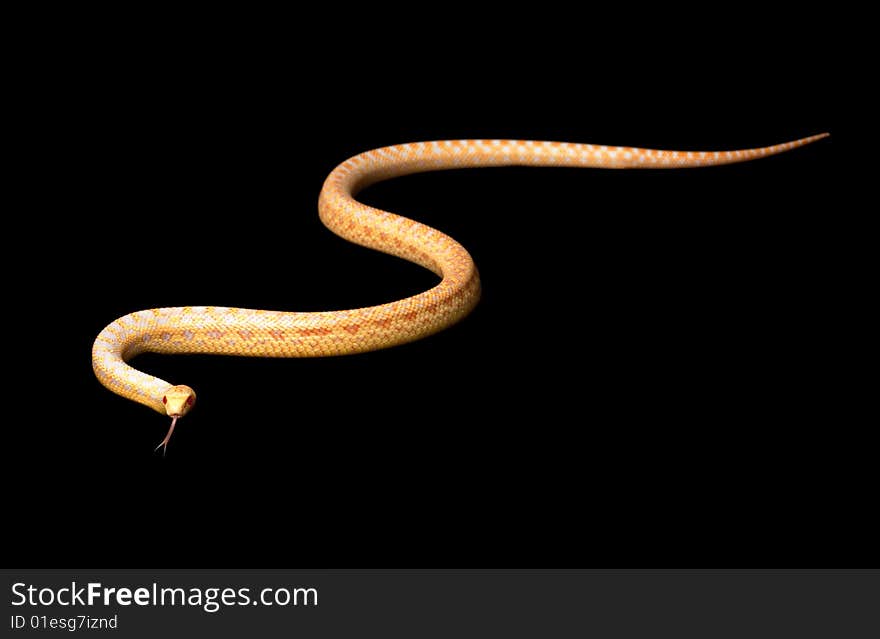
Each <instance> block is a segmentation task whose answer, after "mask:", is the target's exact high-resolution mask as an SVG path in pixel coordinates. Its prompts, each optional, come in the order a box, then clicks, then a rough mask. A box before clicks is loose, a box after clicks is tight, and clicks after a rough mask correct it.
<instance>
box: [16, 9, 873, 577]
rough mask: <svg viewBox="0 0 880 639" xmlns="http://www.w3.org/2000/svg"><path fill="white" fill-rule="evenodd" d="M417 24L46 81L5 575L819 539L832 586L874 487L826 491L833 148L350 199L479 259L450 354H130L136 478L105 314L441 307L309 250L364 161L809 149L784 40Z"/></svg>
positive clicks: (758, 33) (749, 34)
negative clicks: (152, 385)
mask: <svg viewBox="0 0 880 639" xmlns="http://www.w3.org/2000/svg"><path fill="white" fill-rule="evenodd" d="M228 17H229V16H227V18H228ZM447 19H448V20H449V23H448V24H446V23H445V22H443V21H440V22H437V23H436V24H435V26H436V27H437V28H436V29H434V28H426V27H425V24H424V22H423V21H421V20H415V22H414V23H412V24H408V25H406V27H403V26H401V27H399V28H398V29H394V28H391V29H390V30H388V31H387V32H383V35H382V36H381V37H380V36H379V35H376V32H374V31H371V30H370V29H369V28H366V27H365V28H363V29H362V30H359V31H356V32H355V33H357V34H359V35H357V36H356V37H352V36H348V37H343V36H342V35H341V34H338V33H336V32H335V31H334V32H333V34H334V35H333V37H319V38H317V40H316V41H311V40H309V39H308V37H307V36H308V33H309V32H310V30H311V27H309V26H307V25H306V24H304V23H301V22H297V23H295V24H294V23H288V22H284V23H283V25H275V26H276V28H269V25H270V24H271V22H272V20H271V19H270V18H268V17H267V18H266V19H265V20H263V21H258V23H257V24H253V23H251V22H248V23H247V24H246V25H241V26H238V27H236V28H230V27H229V26H228V25H225V26H224V27H223V28H220V27H219V26H218V25H215V24H214V23H213V22H211V21H208V20H207V18H206V19H205V20H206V22H204V23H202V22H198V21H195V22H193V21H190V22H187V27H186V28H180V29H176V28H175V27H174V26H173V24H174V21H173V20H170V21H169V24H166V25H164V26H163V29H160V30H150V29H144V30H139V29H135V28H134V27H132V26H131V24H130V23H128V22H122V23H120V24H118V25H116V28H115V29H107V30H103V31H101V33H100V34H91V33H89V34H84V35H83V36H82V37H77V35H76V34H74V35H73V36H72V42H71V44H70V45H69V46H67V47H60V49H54V50H53V51H52V53H50V54H48V55H45V57H43V58H41V64H42V68H43V70H44V73H43V74H42V75H41V76H40V77H39V79H36V80H32V82H33V83H34V85H35V86H34V92H33V93H27V92H26V93H25V95H24V96H23V98H24V101H25V103H26V104H29V105H30V106H31V107H32V111H33V112H32V113H31V114H30V116H31V118H32V119H31V120H30V122H32V124H29V125H28V126H27V127H25V129H26V132H30V133H31V134H32V135H33V136H34V139H35V140H36V142H35V144H34V148H33V149H32V151H33V152H35V154H36V156H37V159H36V160H35V161H34V164H33V165H29V166H33V167H34V169H35V171H34V173H35V174H36V176H37V179H36V183H35V184H34V186H33V188H32V191H31V193H32V194H31V197H30V199H29V201H28V204H27V206H26V207H24V208H23V210H22V217H23V218H24V221H25V224H27V223H33V230H32V231H30V232H27V233H22V234H21V235H18V236H16V239H9V238H7V242H8V243H10V242H11V243H12V244H15V243H16V242H17V241H20V242H21V243H22V247H21V248H24V249H26V250H25V255H26V257H25V258H24V259H23V260H22V261H21V262H20V263H19V268H18V269H17V270H16V271H15V276H14V277H12V278H11V282H12V294H13V295H15V296H17V299H19V298H20V299H25V300H27V302H28V303H29V304H30V305H31V306H30V308H36V309H39V314H38V316H37V317H33V316H29V317H28V319H27V321H26V325H25V327H24V328H25V330H24V332H23V333H22V334H23V335H26V336H29V337H23V338H22V343H21V344H20V346H22V351H21V355H20V356H19V360H18V361H20V362H24V363H25V368H26V369H27V370H28V375H27V378H26V382H24V383H22V384H21V386H24V387H26V391H25V392H24V396H25V397H27V399H24V398H21V399H20V400H19V402H18V404H17V405H13V409H15V408H21V407H22V404H23V405H24V407H25V410H24V411H21V413H23V414H19V411H16V410H13V411H12V414H11V415H10V417H9V419H10V420H12V419H14V420H15V423H14V424H8V425H7V427H6V430H7V437H8V439H7V445H6V450H7V463H6V466H5V468H6V472H7V473H8V478H7V482H6V485H7V487H8V492H7V495H8V499H9V501H8V504H7V509H8V512H9V513H10V514H11V516H10V518H9V519H8V520H7V521H8V525H7V533H8V534H9V535H11V536H12V541H11V542H10V544H9V546H10V547H14V548H17V549H20V551H21V553H22V556H23V557H26V558H27V560H28V561H29V562H31V563H33V562H36V563H38V564H39V563H47V564H51V563H53V562H62V563H70V562H71V561H75V562H82V563H94V562H105V563H106V562H110V563H117V562H120V561H127V562H131V563H134V564H137V563H142V562H152V561H156V560H161V561H163V562H166V563H167V564H171V565H173V564H180V563H182V562H183V563H189V564H199V565H212V564H215V563H218V562H224V563H226V564H227V565H229V564H232V565H248V564H250V565H253V564H261V565H279V564H280V565H283V564H288V563H290V562H297V563H306V564H313V565H342V564H359V563H361V564H370V565H381V564H396V565H406V564H413V563H425V564H432V565H440V564H449V563H455V562H462V563H465V564H471V565H473V564H490V565H499V564H500V565H509V564H514V563H519V562H523V563H526V564H528V563H535V564H541V565H547V564H550V565H554V564H560V563H565V562H570V563H573V564H579V563H584V562H591V561H598V562H599V563H612V564H614V563H617V564H620V563H623V564H632V563H639V562H647V563H652V562H653V563H658V562H659V563H667V564H668V563H676V562H696V563H699V562H700V561H702V560H703V559H704V558H705V557H707V556H709V557H713V558H716V559H718V560H719V562H721V563H724V562H731V563H736V562H743V561H748V560H752V559H758V560H759V561H760V560H761V559H762V558H763V559H765V560H766V561H775V560H780V561H781V562H782V563H785V562H795V563H797V562H799V561H801V560H803V559H804V558H805V557H809V556H813V557H815V556H816V555H815V553H816V548H819V547H824V548H825V549H826V551H827V552H832V551H829V550H828V543H829V537H828V535H829V534H832V533H833V534H834V535H835V536H834V537H833V540H834V541H833V543H832V546H833V553H838V554H833V553H832V554H829V555H827V556H828V557H829V558H833V557H836V558H841V557H845V556H847V553H848V552H857V551H856V550H855V549H857V548H858V540H859V538H860V536H861V535H862V534H863V533H862V530H863V527H862V525H861V519H860V518H861V517H862V515H860V514H859V513H863V512H865V511H864V502H863V501H862V498H861V495H860V494H859V492H858V490H857V487H858V486H859V485H860V484H861V483H862V481H863V479H864V476H865V473H866V470H864V469H863V467H862V466H860V464H859V462H858V458H856V461H855V462H854V463H852V464H849V463H843V461H842V460H843V458H845V457H849V458H850V459H852V455H853V448H856V449H858V447H859V444H858V443H859V441H861V439H862V438H863V436H864V435H863V433H862V428H863V426H862V425H861V424H859V423H858V422H854V421H848V420H846V419H841V418H840V416H839V415H836V414H835V413H834V410H833V409H834V406H833V404H834V398H833V397H832V396H831V395H830V394H829V391H828V389H829V388H830V386H831V385H832V384H833V383H834V378H835V376H834V373H833V370H832V369H830V368H829V366H828V361H829V358H830V357H831V356H832V355H833V351H834V349H835V344H834V340H833V336H829V330H830V329H829V326H830V324H831V322H832V321H833V319H834V315H835V308H836V307H837V304H838V299H837V295H838V293H837V292H836V290H837V286H836V279H835V273H834V267H835V254H836V253H837V252H838V251H839V250H840V229H839V224H838V223H839V217H838V212H837V211H836V208H835V200H834V197H833V195H832V191H833V189H832V160H831V156H832V148H833V147H832V144H833V142H832V141H831V140H823V141H822V142H820V143H818V144H815V145H812V146H810V147H807V148H804V149H800V150H797V151H795V152H791V153H787V154H783V155H781V156H777V157H773V158H768V159H765V160H762V161H760V162H755V163H749V164H744V165H736V166H729V167H719V168H712V169H702V170H693V171H672V172H663V171H656V172H641V171H625V172H614V171H597V170H596V171H591V170H576V169H556V170H551V169H546V170H545V169H537V170H536V169H531V170H529V169H519V168H510V169H492V170H472V171H460V172H445V173H442V174H439V173H435V174H429V175H419V176H411V177H406V178H401V179H398V180H395V181H392V182H388V183H384V184H379V185H375V186H373V187H371V188H370V189H368V190H367V191H365V192H363V194H362V196H361V199H363V201H365V202H367V203H369V204H371V205H374V206H377V207H380V208H385V209H388V210H392V211H395V212H398V213H401V214H404V215H408V216H412V217H413V218H415V219H417V220H420V221H423V222H425V223H427V224H429V225H432V226H436V227H437V228H439V229H441V230H443V231H444V232H446V233H448V234H450V235H451V236H452V237H454V238H456V239H457V240H459V241H460V242H461V243H462V244H463V245H464V246H465V247H466V248H468V250H469V251H470V252H471V253H472V255H473V256H474V259H475V261H476V262H477V264H478V266H479V268H480V272H481V276H482V279H483V286H484V296H483V300H482V302H481V304H480V305H479V307H478V308H477V310H476V311H475V312H474V313H473V315H472V316H470V317H468V318H467V319H466V320H465V321H464V322H462V323H461V324H460V325H458V326H456V327H454V328H452V329H450V330H448V331H446V332H444V333H442V334H440V335H437V336H435V337H432V338H431V339H429V340H425V341H423V342H420V343H416V344H412V345H409V346H405V347H400V348H396V349H393V350H389V351H385V352H378V353H372V354H367V355H361V356H354V357H347V358H338V359H326V360H289V361H283V360H277V361H276V360H250V359H247V358H217V357H203V356H189V357H173V358H171V357H161V356H150V355H144V356H141V357H140V358H138V360H137V361H136V363H135V365H136V366H138V367H140V368H142V369H144V370H147V371H149V372H150V373H152V374H154V375H157V376H159V377H161V378H163V379H167V380H169V381H171V382H172V383H186V384H189V385H191V386H193V387H194V388H195V389H196V391H197V393H198V394H199V402H198V405H197V407H196V409H195V410H194V411H193V413H192V414H191V415H190V416H188V417H187V418H186V419H185V420H183V421H182V422H181V424H180V426H179V427H178V430H177V433H176V434H175V436H174V438H173V439H172V442H171V445H170V447H169V450H168V455H167V457H165V458H163V457H162V456H161V455H159V454H153V453H152V452H151V451H152V449H153V447H154V446H155V445H156V443H158V441H159V440H160V439H161V438H162V436H163V434H164V432H165V430H166V428H167V425H168V424H167V420H166V419H164V418H162V417H160V416H159V415H157V414H156V413H154V412H152V411H150V410H149V409H146V408H144V407H142V406H139V405H136V404H134V403H132V402H129V401H127V400H123V399H121V398H119V397H117V396H115V395H113V394H112V393H110V392H108V391H106V390H105V389H104V388H103V387H101V386H100V385H99V384H98V382H97V381H96V380H95V378H94V376H93V374H92V372H91V364H90V348H91V344H92V341H93V340H94V337H95V336H96V335H97V334H98V332H99V331H100V330H101V329H102V328H103V327H104V326H105V325H106V324H108V323H110V322H111V321H113V320H114V319H115V318H117V317H119V316H121V315H123V314H126V313H129V312H132V311H134V310H138V309H142V308H150V307H156V306H176V305H199V304H204V305H227V306H241V307H251V308H271V309H282V310H299V311H307V310H325V309H342V308H350V307H356V306H363V305H370V304H375V303H381V302H386V301H390V300H394V299H398V298H399V297H401V296H405V295H410V294H414V293H416V292H418V291H421V290H424V289H425V288H427V287H429V286H431V285H433V283H434V282H435V279H434V276H433V275H431V274H430V273H427V272H425V271H423V270H421V269H420V268H419V267H416V266H414V265H410V264H407V263H405V262H402V261H400V260H397V259H395V258H391V257H388V256H384V255H381V254H378V253H375V252H371V251H368V250H366V249H362V248H359V247H356V246H353V245H350V244H348V243H346V242H345V241H343V240H340V239H338V238H336V237H335V236H333V235H332V234H331V233H329V232H328V231H327V230H325V229H324V228H323V227H322V226H321V224H320V221H319V220H318V217H317V211H316V200H317V195H318V192H319V191H320V188H321V184H322V181H323V179H324V177H325V176H326V175H327V174H328V173H329V171H330V170H332V168H333V167H334V166H336V165H337V164H338V163H340V162H342V161H344V160H345V159H346V158H348V157H349V156H351V155H353V154H355V153H358V152H360V151H363V150H367V149H370V148H374V147H376V146H382V145H387V144H394V143H401V142H407V141H415V140H426V139H444V138H463V137H486V138H494V137H509V138H527V139H551V140H566V141H578V142H592V143H599V144H613V145H633V146H646V147H653V148H675V149H696V150H724V149H733V148H747V147H753V146H763V145H768V144H774V143H778V142H783V141H787V140H790V139H795V138H799V137H803V136H807V135H811V134H815V133H819V132H822V131H826V130H832V121H831V120H832V113H831V105H832V102H833V100H832V96H833V91H834V87H833V85H831V84H830V81H826V82H825V83H824V84H823V82H822V78H826V79H827V78H829V77H830V75H831V67H832V60H831V59H830V57H828V55H827V54H826V52H825V50H824V47H823V45H822V42H821V40H819V41H817V39H816V38H815V37H813V36H811V35H810V34H808V33H806V32H804V31H803V30H802V29H800V28H799V27H800V25H798V24H797V23H793V24H792V25H790V27H791V28H785V29H782V30H780V29H779V28H778V27H782V26H786V23H785V22H784V21H783V23H781V24H779V25H777V24H775V23H774V24H772V25H771V24H766V23H763V22H762V21H761V20H758V19H755V20H754V21H750V22H748V24H744V25H743V24H741V25H738V27H739V29H740V30H736V29H733V28H732V29H731V31H727V30H724V29H721V27H720V26H719V20H720V18H718V19H716V18H713V19H711V20H708V21H707V23H706V24H703V25H702V26H700V27H699V28H697V27H694V30H680V31H668V30H667V31H660V30H654V29H653V28H652V27H651V26H646V27H643V30H638V29H633V28H631V27H630V26H628V25H627V24H626V23H611V24H604V23H599V24H596V25H594V28H595V32H594V31H590V30H584V29H583V28H582V27H580V26H578V27H573V26H567V25H566V23H567V20H566V17H565V16H564V15H556V16H555V17H554V18H553V19H552V20H551V21H545V20H543V19H541V20H536V21H534V22H533V21H532V20H531V19H530V18H529V17H527V16H521V20H520V21H518V22H517V23H516V24H507V23H505V22H500V23H499V22H493V21H492V20H491V19H490V20H489V21H488V22H486V23H485V24H482V26H474V27H472V28H456V21H455V20H453V19H452V17H451V16H447ZM319 22H320V21H319ZM432 24H434V23H432ZM444 27H446V28H444ZM323 28H326V27H325V26H320V27H319V26H318V25H315V29H316V30H317V31H320V29H323ZM263 29H265V31H263ZM734 31H735V33H734ZM596 32H599V33H602V34H604V35H598V34H597V33H596ZM450 51H451V52H450ZM34 55H38V54H37V53H35V54H34ZM36 95H39V96H40V97H39V98H37V97H34V96H36ZM12 244H11V245H10V248H13V246H12ZM19 328H21V327H19ZM31 338H34V342H35V344H36V345H33V344H32V343H31V341H30V340H31ZM31 391H36V392H33V393H32V394H31ZM21 392H22V391H21V390H20V389H18V388H17V389H16V390H15V393H16V395H15V396H16V398H18V397H20V393H21ZM829 526H830V528H829ZM829 530H830V531H831V533H830V532H829ZM47 538H48V539H49V540H51V541H50V542H48V543H47V541H46V539H47ZM844 541H845V542H846V545H844ZM853 556H857V555H853Z"/></svg>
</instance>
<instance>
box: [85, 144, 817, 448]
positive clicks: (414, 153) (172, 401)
mask: <svg viewBox="0 0 880 639" xmlns="http://www.w3.org/2000/svg"><path fill="white" fill-rule="evenodd" d="M826 135H827V134H824V133H823V134H820V135H814V136H811V137H807V138H803V139H800V140H796V141H793V142H787V143H785V144H777V145H774V146H768V147H764V148H757V149H748V150H740V151H708V152H703V151H657V150H649V149H638V148H631V147H615V146H598V145H592V144H573V143H565V142H534V141H521V140H448V141H442V142H418V143H412V144H400V145H396V146H389V147H384V148H379V149H374V150H372V151H367V152H365V153H361V154H360V155H356V156H355V157H353V158H351V159H349V160H347V161H345V162H343V163H342V164H340V165H339V166H338V167H336V168H335V169H334V170H333V171H332V172H331V173H330V175H329V176H328V177H327V180H326V181H325V183H324V187H323V189H322V190H321V194H320V197H319V200H318V210H319V212H320V216H321V220H322V221H323V223H324V224H325V225H326V226H327V227H328V228H329V229H330V230H331V231H333V232H334V233H336V234H338V235H340V236H342V237H343V238H345V239H347V240H349V241H351V242H354V243H356V244H361V245H363V246H366V247H369V248H373V249H376V250H378V251H383V252H385V253H390V254H392V255H397V256H399V257H402V258H404V259H406V260H409V261H411V262H415V263H416V264H419V265H421V266H424V267H425V268H427V269H429V270H431V271H433V272H434V273H436V274H437V275H438V276H440V277H441V278H442V280H441V282H440V283H439V284H437V285H436V286H435V287H433V288H431V289H429V290H427V291H425V292H423V293H420V294H418V295H414V296H412V297H408V298H406V299H402V300H398V301H396V302H391V303H389V304H382V305H379V306H371V307H368V308H358V309H352V310H347V311H331V312H314V313H290V312H280V311H266V310H251V309H243V308H226V307H222V306H184V307H178V308H154V309H150V310H143V311H137V312H135V313H130V314H129V315H125V316H124V317H120V318H119V319H117V320H116V321H115V322H113V323H112V324H110V325H109V326H107V327H106V328H105V329H104V330H103V331H101V333H100V334H99V335H98V337H97V339H96V340H95V343H94V346H93V348H92V366H93V368H94V371H95V375H96V376H97V377H98V379H99V380H100V382H101V383H102V384H103V385H104V386H106V387H107V388H109V389H110V390H111V391H113V392H114V393H117V394H119V395H121V396H123V397H126V398H128V399H131V400H134V401H136V402H139V403H141V404H144V405H146V406H149V407H150V408H152V409H154V410H156V411H159V412H160V413H162V414H163V415H168V416H171V417H172V425H171V429H170V430H169V432H168V435H167V436H166V438H165V439H164V440H163V442H162V443H161V444H160V446H164V445H166V444H167V443H168V439H169V438H170V436H171V432H172V431H173V429H174V425H175V424H176V421H177V418H178V417H180V416H182V415H184V414H186V412H188V410H189V409H190V408H191V407H192V405H193V404H194V402H195V393H194V392H193V390H192V389H191V388H189V387H188V386H173V385H172V384H170V383H168V382H166V381H164V380H161V379H158V378H156V377H153V376H151V375H147V374H146V373H142V372H140V371H138V370H136V369H134V368H132V367H131V366H129V365H128V364H127V363H126V362H127V361H128V360H130V359H131V358H133V357H135V356H136V355H138V354H139V353H142V352H144V351H152V352H157V353H211V354H222V355H240V356H244V357H322V356H328V355H345V354H349V353H360V352H363V351H371V350H376V349H381V348H388V347H390V346H395V345H397V344H403V343H405V342H411V341H413V340H417V339H421V338H423V337H426V336H428V335H431V334H432V333H436V332H437V331H440V330H442V329H444V328H446V327H447V326H449V325H451V324H453V323H455V322H457V321H458V320H460V319H461V318H463V317H464V316H465V315H467V314H468V313H469V312H470V311H471V309H473V308H474V306H475V305H476V303H477V301H478V299H479V296H480V280H479V276H478V274H477V269H476V267H475V266H474V262H473V260H472V259H471V257H470V255H469V254H468V252H467V251H466V250H465V249H464V248H463V247H462V246H461V245H460V244H458V242H456V241H455V240H453V239H452V238H450V237H449V236H447V235H444V234H443V233H441V232H439V231H437V230H435V229H432V228H430V227H428V226H425V225H424V224H419V223H418V222H414V221H413V220H410V219H407V218H404V217H400V216H398V215H394V214H392V213H388V212H387V211H381V210H378V209H375V208H372V207H369V206H366V205H364V204H361V203H360V202H358V201H356V200H355V199H354V196H355V194H357V192H358V191H359V190H361V189H363V188H364V187H366V186H368V185H370V184H373V183H375V182H378V181H381V180H386V179H388V178H393V177H397V176H400V175H406V174H409V173H416V172H421V171H435V170H440V169H454V168H468V167H484V166H503V165H524V166H566V167H593V168H606V169H609V168H616V169H619V168H652V169H664V168H666V169H672V168H684V167H700V166H710V165H717V164H730V163H734V162H744V161H748V160H753V159H756V158H761V157H765V156H768V155H773V154H776V153H781V152H783V151H787V150H790V149H793V148H795V147H799V146H802V145H804V144H808V143H810V142H814V141H815V140H818V139H821V138H823V137H826ZM157 448H158V447H157Z"/></svg>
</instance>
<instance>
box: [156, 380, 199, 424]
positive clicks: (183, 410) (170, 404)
mask: <svg viewBox="0 0 880 639" xmlns="http://www.w3.org/2000/svg"><path fill="white" fill-rule="evenodd" d="M162 403H163V404H165V412H166V413H167V414H168V416H169V417H183V416H184V415H186V414H187V413H188V412H189V411H190V409H191V408H192V407H193V406H194V405H195V403H196V392H195V391H194V390H193V389H191V388H190V387H189V386H182V385H181V386H172V387H171V388H169V389H168V390H167V391H165V395H163V396H162Z"/></svg>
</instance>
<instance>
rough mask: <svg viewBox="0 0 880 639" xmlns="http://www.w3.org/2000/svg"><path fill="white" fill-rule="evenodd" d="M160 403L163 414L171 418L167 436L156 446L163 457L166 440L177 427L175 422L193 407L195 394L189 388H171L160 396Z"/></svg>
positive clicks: (166, 446)
mask: <svg viewBox="0 0 880 639" xmlns="http://www.w3.org/2000/svg"><path fill="white" fill-rule="evenodd" d="M162 403H163V404H164V405H165V412H166V413H168V417H170V418H171V428H169V429H168V434H167V435H165V439H163V440H162V441H161V442H159V445H158V446H156V450H159V449H160V448H161V449H162V455H163V456H164V455H165V451H166V450H167V449H168V440H169V439H171V433H173V432H174V427H175V426H177V420H178V419H179V418H181V417H183V416H184V415H186V414H187V413H188V412H189V411H190V409H191V408H192V407H193V406H194V405H195V403H196V392H195V391H194V390H193V389H191V388H190V387H189V386H183V385H181V386H172V387H171V388H169V389H168V390H167V391H165V394H164V395H162Z"/></svg>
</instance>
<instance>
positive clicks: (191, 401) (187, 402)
mask: <svg viewBox="0 0 880 639" xmlns="http://www.w3.org/2000/svg"><path fill="white" fill-rule="evenodd" d="M186 405H187V406H192V405H193V396H192V395H190V396H189V397H187V398H186Z"/></svg>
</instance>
